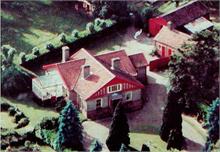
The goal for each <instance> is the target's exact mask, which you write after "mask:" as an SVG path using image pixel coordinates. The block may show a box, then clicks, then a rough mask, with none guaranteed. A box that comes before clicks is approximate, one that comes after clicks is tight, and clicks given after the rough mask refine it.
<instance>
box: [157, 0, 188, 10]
mask: <svg viewBox="0 0 220 152" xmlns="http://www.w3.org/2000/svg"><path fill="white" fill-rule="evenodd" d="M188 1H189V0H183V1H182V2H180V3H179V5H180V6H181V5H183V4H186V3H187V2H188ZM175 8H176V4H175V2H171V1H168V2H166V3H164V4H162V5H161V6H160V7H159V8H158V11H159V12H161V13H166V12H169V11H171V10H174V9H175Z"/></svg>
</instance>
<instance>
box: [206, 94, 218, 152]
mask: <svg viewBox="0 0 220 152" xmlns="http://www.w3.org/2000/svg"><path fill="white" fill-rule="evenodd" d="M219 108H220V99H219V98H217V99H216V100H214V101H213V103H212V105H211V106H210V108H209V109H208V113H207V117H206V119H207V127H208V138H207V141H206V145H205V151H208V152H210V151H211V150H212V149H213V146H214V145H215V144H216V142H217V141H218V140H219V123H220V121H219Z"/></svg>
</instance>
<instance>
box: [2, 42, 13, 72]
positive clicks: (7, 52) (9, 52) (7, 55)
mask: <svg viewBox="0 0 220 152" xmlns="http://www.w3.org/2000/svg"><path fill="white" fill-rule="evenodd" d="M16 53H17V50H16V49H15V48H13V47H11V46H10V45H3V46H2V47H1V67H2V68H7V67H9V66H11V65H12V64H13V60H14V56H15V54H16ZM3 70H4V69H3Z"/></svg>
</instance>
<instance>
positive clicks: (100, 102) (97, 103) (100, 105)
mask: <svg viewBox="0 0 220 152" xmlns="http://www.w3.org/2000/svg"><path fill="white" fill-rule="evenodd" d="M101 107H102V99H98V100H96V109H100V108H101Z"/></svg>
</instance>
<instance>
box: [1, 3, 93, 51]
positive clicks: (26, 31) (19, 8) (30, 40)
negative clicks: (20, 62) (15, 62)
mask: <svg viewBox="0 0 220 152" xmlns="http://www.w3.org/2000/svg"><path fill="white" fill-rule="evenodd" d="M5 3H9V2H2V4H5ZM61 4H62V5H61ZM8 5H9V4H8ZM8 5H2V9H1V33H2V34H1V40H2V44H9V45H11V46H12V47H15V48H16V49H17V50H18V51H19V52H21V51H23V52H25V53H30V52H31V50H32V48H33V47H35V46H38V47H39V48H42V47H45V45H46V43H47V42H48V41H54V40H53V39H54V38H56V37H57V35H58V34H60V33H62V32H64V33H68V34H70V33H71V31H72V30H74V29H78V30H81V29H84V28H85V26H86V23H87V22H89V21H90V20H91V19H89V18H88V17H86V16H83V15H80V14H77V13H75V12H74V11H73V9H72V8H73V6H68V7H67V6H63V3H59V2H55V3H54V2H53V3H50V1H45V2H40V1H38V2H37V1H30V2H24V1H23V2H11V3H10V7H9V6H8Z"/></svg>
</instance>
